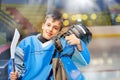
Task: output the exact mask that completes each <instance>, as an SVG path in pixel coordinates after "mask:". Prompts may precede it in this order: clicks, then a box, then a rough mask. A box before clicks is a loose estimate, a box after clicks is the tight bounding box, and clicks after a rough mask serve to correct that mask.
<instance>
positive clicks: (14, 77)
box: [10, 71, 18, 80]
mask: <svg viewBox="0 0 120 80" xmlns="http://www.w3.org/2000/svg"><path fill="white" fill-rule="evenodd" d="M17 78H18V72H17V71H16V72H11V73H10V80H17Z"/></svg>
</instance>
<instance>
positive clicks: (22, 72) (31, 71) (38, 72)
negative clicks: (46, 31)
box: [15, 35, 90, 80]
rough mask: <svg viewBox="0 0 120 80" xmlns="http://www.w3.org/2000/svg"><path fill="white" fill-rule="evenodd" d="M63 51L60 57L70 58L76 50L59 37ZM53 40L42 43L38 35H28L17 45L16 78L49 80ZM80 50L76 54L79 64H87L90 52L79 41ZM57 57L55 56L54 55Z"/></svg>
mask: <svg viewBox="0 0 120 80" xmlns="http://www.w3.org/2000/svg"><path fill="white" fill-rule="evenodd" d="M60 41H61V44H62V47H63V51H62V52H61V55H60V57H61V58H63V60H64V57H65V58H66V57H69V58H70V59H71V57H72V55H73V54H74V52H75V51H76V50H77V48H76V46H75V45H74V46H71V45H69V44H68V43H67V41H66V40H65V39H64V38H61V40H60ZM54 44H55V43H54V42H53V40H50V41H47V42H45V43H42V42H41V41H40V40H39V39H38V36H35V35H34V36H29V37H26V38H24V39H23V40H22V41H21V42H20V43H19V44H18V46H17V49H16V53H15V68H16V70H17V71H18V76H19V77H18V79H20V80H49V79H53V77H50V76H49V75H50V72H51V70H52V64H50V61H51V59H52V55H53V53H54V50H55V46H54ZM81 44H82V49H83V50H82V51H79V52H78V54H79V55H80V56H81V57H80V58H79V59H80V63H79V64H81V65H84V66H85V65H87V64H89V62H90V53H89V50H88V49H87V46H86V45H85V44H84V42H83V41H81ZM56 57H57V56H56Z"/></svg>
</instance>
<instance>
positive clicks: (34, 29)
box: [0, 0, 120, 80]
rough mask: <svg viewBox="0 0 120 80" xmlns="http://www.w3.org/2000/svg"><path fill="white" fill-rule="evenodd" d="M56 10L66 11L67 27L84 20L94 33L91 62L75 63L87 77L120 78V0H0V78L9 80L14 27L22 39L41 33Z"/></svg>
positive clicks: (95, 79) (111, 79)
mask: <svg viewBox="0 0 120 80" xmlns="http://www.w3.org/2000/svg"><path fill="white" fill-rule="evenodd" d="M54 9H58V10H60V11H61V12H63V17H64V26H65V27H66V28H67V27H69V26H70V25H72V24H78V23H82V24H84V25H86V26H87V27H88V28H89V29H90V31H91V32H92V34H93V39H92V41H91V43H90V44H89V45H88V48H89V50H90V52H91V62H90V64H89V65H88V66H86V67H83V68H81V67H80V66H79V65H77V64H76V65H77V66H78V68H79V69H80V70H81V72H82V73H83V74H84V76H85V78H86V80H120V63H119V61H120V58H119V57H120V42H119V41H120V31H119V30H120V0H0V80H7V64H8V61H9V59H10V49H9V47H10V43H11V41H12V38H13V34H14V30H15V28H17V29H18V30H19V32H20V34H21V39H22V38H24V37H26V36H29V35H33V34H36V33H38V32H41V31H42V30H41V24H42V22H43V21H44V17H45V14H46V13H47V12H50V11H52V10H54ZM75 63H77V62H75ZM1 76H2V77H1Z"/></svg>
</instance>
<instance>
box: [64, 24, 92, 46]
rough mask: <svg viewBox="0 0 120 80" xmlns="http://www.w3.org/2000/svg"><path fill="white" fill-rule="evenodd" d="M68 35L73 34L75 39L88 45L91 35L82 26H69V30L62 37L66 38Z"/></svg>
mask: <svg viewBox="0 0 120 80" xmlns="http://www.w3.org/2000/svg"><path fill="white" fill-rule="evenodd" d="M70 34H75V35H76V37H78V38H80V39H81V40H82V41H84V42H85V43H86V44H88V43H89V42H90V41H91V40H92V33H91V32H90V30H89V29H88V28H87V27H86V26H85V25H83V24H75V25H72V26H70V28H69V29H68V30H67V32H65V33H64V34H63V36H64V37H65V36H67V35H70Z"/></svg>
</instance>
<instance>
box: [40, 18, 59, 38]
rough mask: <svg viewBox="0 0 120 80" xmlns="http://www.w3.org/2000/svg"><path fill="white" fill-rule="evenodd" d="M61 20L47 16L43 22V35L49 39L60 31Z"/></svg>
mask: <svg viewBox="0 0 120 80" xmlns="http://www.w3.org/2000/svg"><path fill="white" fill-rule="evenodd" d="M60 27H61V22H60V21H59V20H53V19H52V18H47V20H46V22H45V23H43V25H42V29H43V37H44V38H46V39H48V40H50V39H53V38H54V37H56V36H57V34H58V32H59V31H60Z"/></svg>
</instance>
